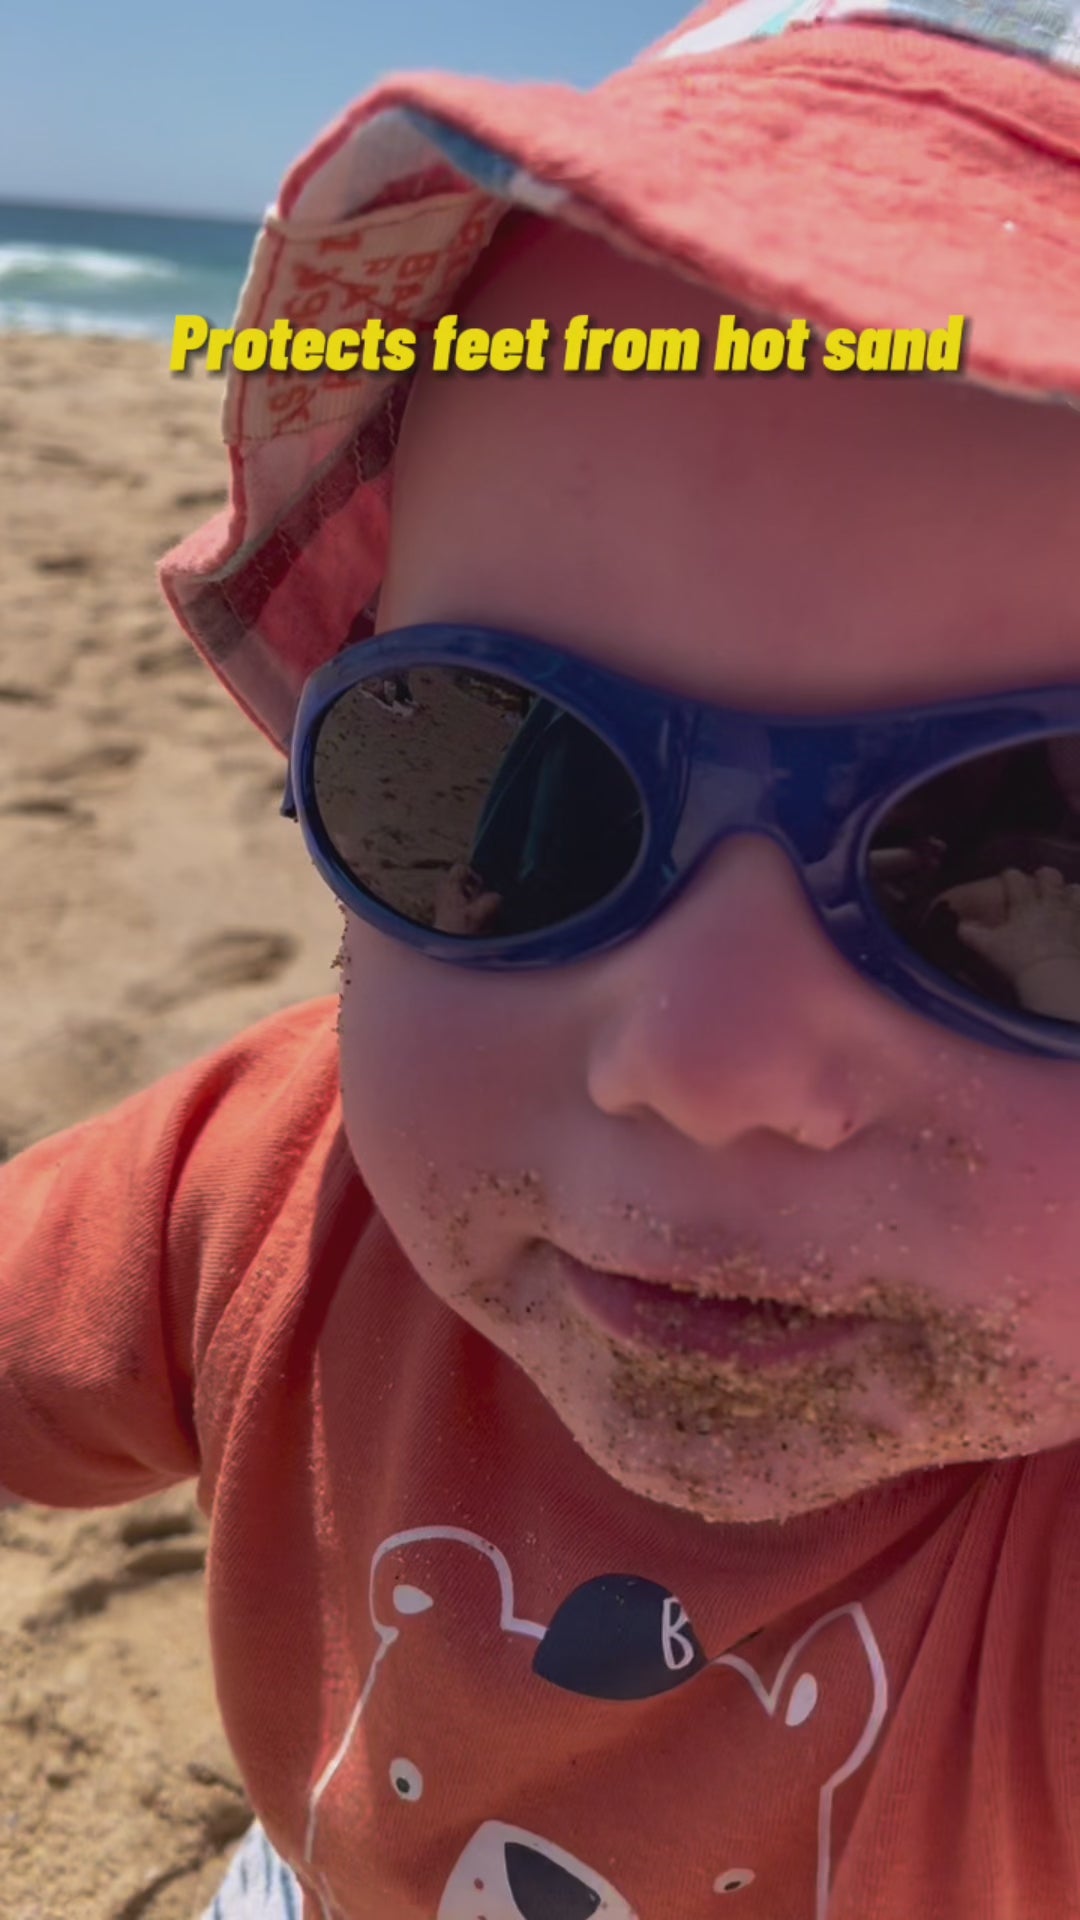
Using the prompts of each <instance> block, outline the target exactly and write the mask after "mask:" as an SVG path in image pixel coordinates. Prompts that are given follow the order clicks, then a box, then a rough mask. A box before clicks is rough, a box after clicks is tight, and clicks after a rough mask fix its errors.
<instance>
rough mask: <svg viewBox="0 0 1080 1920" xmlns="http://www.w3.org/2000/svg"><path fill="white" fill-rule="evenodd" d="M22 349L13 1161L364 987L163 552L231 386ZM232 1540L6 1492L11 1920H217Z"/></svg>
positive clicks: (219, 459)
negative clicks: (208, 1591)
mask: <svg viewBox="0 0 1080 1920" xmlns="http://www.w3.org/2000/svg"><path fill="white" fill-rule="evenodd" d="M0 349H2V350H0V492H2V494H3V498H4V502H5V515H4V518H5V535H6V537H5V539H4V542H3V546H2V548H0V571H2V584H3V596H2V604H3V617H2V622H0V853H2V862H3V867H2V870H3V873H4V887H3V912H2V913H0V966H2V973H3V981H4V990H3V993H2V995H0V1157H4V1158H6V1157H10V1156H11V1155H12V1154H14V1153H17V1152H18V1151H19V1150H20V1149H21V1148H22V1147H25V1146H27V1145H29V1144H31V1143H32V1142H33V1141H35V1140H37V1139H40V1138H42V1137H43V1136H44V1135H46V1134H49V1133H53V1132H55V1131H57V1130H58V1129H60V1128H62V1127H67V1126H70V1125H73V1124H74V1123H75V1122H77V1121H79V1120H81V1119H83V1118H85V1117H87V1116H89V1115H91V1114H94V1113H98V1112H101V1111H102V1110H104V1109H105V1108H107V1107H109V1106H111V1105H113V1104H115V1103H116V1102H117V1101H118V1100H120V1099H122V1098H123V1097H124V1096H125V1095H126V1094H128V1093H130V1092H133V1091H135V1090H136V1089H138V1088H141V1087H143V1086H146V1085H148V1084H149V1083H150V1082H151V1081H153V1080H155V1079H157V1078H158V1077H159V1076H160V1075H162V1074H163V1073H166V1072H168V1071H169V1070H170V1069H172V1068H173V1067H176V1066H179V1065H181V1064H183V1063H184V1062H187V1061H189V1060H191V1059H194V1058H196V1057H197V1056H198V1055H200V1054H202V1053H204V1052H207V1051H208V1050H210V1049H212V1048H214V1047H216V1046H218V1045H220V1044H221V1043H222V1042H223V1041H225V1040H226V1039H228V1038H229V1037H230V1036H231V1035H233V1034H235V1033H238V1032H240V1031H241V1030H242V1029H243V1028H244V1027H246V1026H248V1025H250V1024H251V1023H252V1022H253V1021H255V1020H257V1019H260V1018H262V1017H263V1016H264V1015H265V1014H268V1013H271V1012H273V1011H275V1010H276V1009H278V1008H280V1007H284V1006H286V1005H288V1004H290V1003H293V1002H296V1001H300V1000H305V999H309V998H311V997H313V996H316V995H321V994H325V993H330V992H333V991H334V990H335V987H336V980H337V976H336V974H335V973H334V971H333V969H332V964H331V963H332V960H333V956H334V953H335V950H336V947H337V942H338V935H339V919H338V914H337V910H336V908H335V906H334V903H333V901H332V899H331V898H330V896H329V895H328V894H327V892H326V890H325V889H324V887H323V886H322V884H321V883H320V882H319V881H318V879H317V878H316V876H315V874H314V873H313V871H312V870H311V869H310V867H309V865H308V862H307V858H306V855H305V854H304V851H303V847H302V844H301V841H300V836H299V832H298V829H297V828H296V827H295V825H293V824H292V823H289V822H285V821H282V820H280V819H279V817H278V811H277V809H278V805H279V803H280V796H281V790H282V781H283V773H284V763H283V761H282V760H281V758H280V756H279V755H278V754H277V753H275V751H274V750H273V748H271V747H270V746H269V745H268V744H267V742H265V741H264V740H263V739H262V737H261V735H259V734H258V733H257V732H256V731H255V730H254V728H252V726H251V725H250V723H249V722H248V721H246V720H245V718H244V717H243V715H242V714H241V713H240V712H239V710H238V709H236V708H235V707H234V706H233V705H232V703H231V702H230V701H229V699H228V698H227V696H226V695H225V693H224V692H223V690H222V689H221V688H220V687H219V686H218V684H217V682H216V681H215V680H214V678H213V676H212V675H211V674H210V673H209V672H208V671H207V669H206V668H205V667H204V666H203V665H202V663H201V662H200V661H199V659H198V657H197V655H196V654H195V652H194V649H193V648H192V647H191V646H190V644H189V642H188V641H187V640H186V639H185V638H184V636H183V635H182V634H181V633H179V632H178V631H177V629H176V628H175V626H174V624H173V621H172V618H171V615H170V614H169V612H168V610H167V608H166V607H165V604H164V602H163V601H162V599H161V597H160V594H159V592H158V589H157V586H156V583H155V579H154V562H155V560H156V558H157V557H158V556H159V555H160V554H161V553H162V552H164V551H165V549H166V548H168V547H169V546H171V545H172V544H173V543H174V541H175V540H176V539H177V538H179V537H180V536H181V535H182V534H184V533H186V532H187V531H189V530H190V529H191V528H192V527H193V526H195V525H197V524H198V523H199V521H200V520H202V519H205V518H206V516H207V515H208V514H209V513H211V512H212V511H213V510H214V509H215V508H216V507H217V506H218V505H219V504H220V503H221V501H222V500H223V498H224V475H225V458H224V453H223V451H222V449H221V446H220V443H219V440H218V433H217V414H218V409H219V405H220V393H221V390H220V385H219V384H218V383H216V382H214V381H213V380H211V379H209V378H205V377H204V378H203V379H201V380H192V379H176V378H170V376H169V375H168V373H167V371H166V363H165V350H164V348H163V347H160V346H157V345H154V344H151V343H148V342H142V341H106V340H89V339H68V338H60V337H53V338H43V337H32V336H29V335H18V334H14V335H10V334H9V335H0ZM0 1477H2V1475H0ZM204 1541H205V1528H204V1523H203V1521H202V1519H201V1517H200V1516H199V1514H198V1513H197V1511H196V1508H195V1504H194V1499H193V1496H192V1494H191V1493H190V1491H188V1490H186V1489H179V1490H174V1491H170V1492H167V1493H165V1494H162V1495H160V1496H158V1497H156V1498H155V1499H154V1500H151V1501H146V1502H143V1503H141V1504H140V1505H138V1506H135V1507H126V1508H121V1509H114V1510H111V1511H109V1512H106V1513H49V1512H45V1511H43V1510H41V1509H38V1508H30V1507H22V1508H16V1509H14V1510H13V1511H11V1512H9V1513H6V1514H0V1564H2V1575H0V1765H2V1771H3V1775H4V1795H3V1807H2V1810H0V1863H2V1871H3V1881H4V1912H5V1914H6V1915H9V1916H11V1920H194V1916H196V1915H197V1914H199V1913H200V1912H201V1910H202V1907H203V1905H204V1904H205V1902H206V1901H207V1900H208V1899H209V1898H210V1897H211V1896H212V1894H213V1892H214V1890H215V1887H216V1885H217V1883H218V1880H219V1879H220V1877H221V1874H222V1871H223V1867H224V1863H225V1861H226V1860H227V1858H228V1855H229V1852H230V1851H231V1849H232V1846H233V1845H234V1843H235V1841H236V1839H237V1837H238V1836H239V1835H240V1834H241V1833H242V1832H243V1830H244V1827H245V1825H246V1824H247V1821H248V1820H249V1818H250V1813H249V1810H248V1808H247V1806H246V1803H245V1800H244V1795H243V1791H242V1788H241V1785H240V1781H239V1779H238V1776H237V1774H236V1770H235V1767H234V1766H233V1763H232V1761H231V1758H230V1756H229V1753H228V1749H227V1746H226V1743H225V1740H224V1737H223V1735H222V1733H221V1730H220V1726H219V1722H218V1718H217V1714H216V1710H215V1706H214V1698H213V1688H212V1682H211V1676H210V1666H209V1658H208V1651H207V1642H206V1633H205V1626H204V1618H203V1605H204V1600H203V1586H202V1563H203V1553H204ZM163 1646H167V1648H168V1654H169V1657H168V1659H167V1660H164V1661H163V1660H162V1659H161V1649H162V1647H163Z"/></svg>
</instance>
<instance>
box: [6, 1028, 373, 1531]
mask: <svg viewBox="0 0 1080 1920" xmlns="http://www.w3.org/2000/svg"><path fill="white" fill-rule="evenodd" d="M335 1005H336V1003H335V1002H334V1001H333V999H330V1000H320V1001H315V1002H310V1003H308V1004H307V1005H305V1006H303V1007H298V1008H290V1009H288V1010H287V1011H286V1012H285V1013H282V1014H276V1015H274V1016H272V1017H271V1018H270V1019H269V1020H266V1021H263V1022H261V1023H260V1025H258V1026H256V1027H254V1028H252V1029H251V1030H250V1031H249V1032H248V1033H246V1034H244V1035H242V1036H241V1037H240V1038H239V1039H238V1040H235V1041H232V1042H230V1043H229V1044H228V1045H227V1046H225V1047H223V1048H221V1049H220V1050H219V1051H217V1052H215V1053H212V1054H210V1055H208V1056H206V1057H204V1058H203V1059H201V1060H198V1061H196V1062H195V1063H194V1064H193V1065H191V1066H188V1067H185V1068H182V1069H181V1070H179V1071H178V1072H176V1073H173V1074H170V1075H168V1076H167V1077H166V1078H165V1079H163V1080H161V1081H159V1082H158V1083H157V1084H156V1085H155V1086H153V1087H151V1088H149V1089H148V1090H147V1091H146V1092H144V1093H140V1094H136V1095H134V1096H133V1097H132V1098H130V1099H128V1100H126V1101H124V1102H123V1104H122V1105H120V1106H119V1107H116V1108H115V1109H114V1110H113V1111H112V1112H110V1113H107V1114H104V1115H102V1116H100V1117H99V1118H96V1119H93V1120H89V1121H86V1122H84V1123H82V1124H81V1125H79V1126H76V1127H73V1128H70V1129H68V1130H67V1131H65V1132H63V1133H60V1134H56V1135H54V1136H52V1137H51V1138H48V1139H45V1140H42V1141H39V1142H38V1143H37V1144H36V1145H35V1146H33V1147H30V1148H29V1149H27V1151H25V1152H24V1153H21V1154H19V1155H18V1156H17V1157H16V1158H15V1159H14V1160H12V1161H10V1162H9V1163H8V1164H7V1165H6V1166H5V1167H2V1168H0V1485H2V1486H3V1487H4V1488H6V1489H7V1490H8V1491H9V1492H10V1493H12V1494H15V1495H16V1496H18V1497H20V1498H22V1499H26V1500H33V1501H37V1502H40V1503H42V1504H44V1505H50V1506H66V1507H87V1506H107V1505H111V1504H117V1503H120V1502H123V1501H127V1500H134V1499H138V1498H140V1497H141V1496H143V1495H144V1494H147V1493H153V1492H155V1491H157V1490H159V1489H160V1488H163V1487H167V1486H170V1485H172V1484H174V1483H176V1482H177V1481H181V1480H185V1479H188V1478H190V1477H191V1476H192V1475H195V1474H197V1473H198V1471H199V1467H200V1458H199V1446H198V1439H197V1433H196V1426H195V1417H194V1407H195V1384H196V1371H197V1363H198V1355H199V1353H200V1352H201V1351H205V1347H206V1345H207V1342H208V1340H209V1338H210V1337H211V1335H212V1331H213V1327H214V1325H215V1324H216V1322H217V1320H218V1318H219V1317H220V1315H221V1313H222V1312H223V1311H224V1310H225V1308H226V1307H227V1305H228V1301H229V1299H230V1297H231V1294H232V1292H233V1291H234V1289H235V1288H236V1286H237V1285H239V1284H240V1283H241V1282H242V1280H243V1278H244V1275H245V1274H246V1273H247V1272H249V1271H250V1269H251V1266H252V1264H253V1262H255V1261H257V1259H258V1253H259V1247H260V1245H261V1243H262V1240H263V1237H264V1235H265V1233H266V1232H267V1230H268V1228H269V1226H270V1224H271V1223H272V1222H273V1221H274V1220H275V1219H276V1218H277V1217H278V1215H279V1214H280V1212H281V1209H282V1207H283V1206H285V1205H287V1204H288V1197H289V1193H290V1189H291V1187H292V1184H293V1182H294V1181H295V1179H296V1174H297V1169H298V1168H299V1167H300V1166H301V1165H302V1163H303V1160H304V1157H305V1154H306V1153H308V1152H309V1151H310V1148H311V1143H312V1142H313V1141H314V1140H315V1139H317V1138H318V1137H320V1136H321V1134H322V1132H323V1130H324V1128H325V1123H326V1118H327V1113H328V1110H329V1109H330V1108H331V1107H332V1105H333V1103H334V1101H335V1099H336V1098H337V1071H336V1048H335V1044H334V1039H333V1015H334V1011H335Z"/></svg>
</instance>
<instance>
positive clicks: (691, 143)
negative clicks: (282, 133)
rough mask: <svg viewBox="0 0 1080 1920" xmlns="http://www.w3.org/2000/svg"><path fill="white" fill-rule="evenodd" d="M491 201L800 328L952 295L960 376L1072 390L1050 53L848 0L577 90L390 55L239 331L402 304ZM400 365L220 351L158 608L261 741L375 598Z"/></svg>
mask: <svg viewBox="0 0 1080 1920" xmlns="http://www.w3.org/2000/svg"><path fill="white" fill-rule="evenodd" d="M513 207H519V208H526V209H530V210H532V211H533V212H536V213H540V214H543V215H544V216H546V217H547V218H550V219H553V220H559V221H565V222H566V223H567V224H569V225H572V226H575V227H578V228H581V229H584V230H586V231H590V232H593V233H595V234H597V235H599V236H601V237H602V238H604V239H605V240H606V241H608V242H609V243H610V244H612V245H613V246H616V247H619V248H621V249H623V250H626V251H631V252H634V253H636V254H638V255H639V256H640V257H642V258H644V259H646V260H648V261H651V262H653V263H656V264H661V265H664V266H666V267H667V268H669V269H670V270H671V271H673V272H674V273H676V274H680V275H683V276H684V277H686V278H688V279H691V280H694V281H696V282H699V283H702V284H704V285H707V286H710V287H713V288H715V289H716V290H717V291H718V292H722V294H723V296H724V298H725V301H730V302H731V303H732V304H733V305H734V306H735V307H736V308H737V307H738V305H739V304H740V303H743V304H745V305H746V306H747V307H750V308H753V309H755V310H757V311H759V312H763V313H768V314H775V315H777V316H780V317H783V318H785V319H790V318H794V317H797V316H798V317H802V318H804V319H806V320H808V321H809V322H810V323H811V325H812V326H813V327H814V328H815V329H829V328H832V327H839V326H845V327H851V328H854V329H860V328H863V327H889V326H891V327H924V328H926V329H931V328H935V327H940V326H943V325H944V324H945V322H946V321H947V319H948V317H949V316H950V315H952V314H956V313H962V314H964V315H965V316H966V319H967V323H968V324H967V328H966V332H965V349H966V352H965V361H964V364H963V369H962V371H963V376H964V377H965V378H966V379H968V380H971V381H973V382H976V383H979V384H982V385H985V386H989V387H994V388H998V389H1001V390H1003V391H1005V392H1008V393H1012V394H1017V395H1024V396H1028V397H1031V398H1041V399H1048V400H1054V399H1058V400H1072V401H1076V400H1080V251H1078V242H1077V236H1078V235H1080V82H1078V80H1077V78H1076V77H1075V76H1073V75H1070V74H1067V73H1065V72H1063V71H1061V70H1058V69H1055V68H1053V67H1051V66H1048V65H1042V64H1040V63H1038V62H1036V61H1033V60H1028V59H1021V58H1016V57H1012V56H1009V55H1005V54H1001V53H998V52H993V51H990V50H988V49H987V48H985V47H982V46H976V45H973V44H970V43H967V42H965V41H962V40H957V39H951V38H946V37H944V36H942V35H939V34H930V33H926V32H922V31H915V30H913V29H909V28H904V27H900V28H898V27H895V26H890V27H884V26H880V25H873V24H864V23H859V24H845V25H842V26H841V25H834V26H829V27H827V28H826V27H821V28H813V29H806V30H801V31H794V32H792V33H790V34H787V35H785V36H782V37H781V38H779V39H772V40H763V41H753V42H749V43H747V44H745V45H741V46H736V47H733V48H729V49H727V50H726V51H725V54H724V57H723V58H722V59H717V58H716V57H715V56H711V57H707V58H706V57H703V58H701V59H693V58H691V59H685V60H680V61H672V62H666V61H664V60H663V59H660V60H653V61H647V62H642V63H639V64H638V65H636V66H634V67H631V68H629V69H628V70H627V71H626V72H624V73H621V74H619V75H617V76H616V77H615V78H614V79H612V80H610V81H608V82H606V83H605V84H604V85H603V86H601V87H599V88H597V89H595V90H594V91H593V92H591V93H587V94H583V93H578V92H575V91H572V90H570V89H568V88H563V87H553V86H507V85H503V84H499V83H496V82H484V81H474V80H467V79H459V78H455V77H452V76H447V75H423V74H419V75H412V76H407V77H405V78H400V79H393V80H389V81H387V82H385V83H384V84H383V85H382V86H381V87H380V88H378V89H377V90H376V91H375V92H374V93H373V94H372V95H370V96H369V97H368V98H367V99H365V100H363V101H361V102H360V103H359V104H358V105H357V106H356V107H354V108H353V109H351V110H350V112H349V113H347V114H346V115H345V116H344V117H343V118H342V119H341V120H340V121H339V122H338V123H337V124H336V125H335V126H334V127H332V128H331V129H329V131H328V132H327V133H326V134H325V135H324V136H323V137H322V139H321V140H320V141H319V142H317V143H316V145H315V146H314V147H313V149H312V150H311V152H310V153H309V154H308V155H307V156H305V158H304V159H303V160H301V161H300V162H299V163H298V165H297V166H296V167H295V168H294V169H293V171H292V173H291V174H290V176H289V178H288V179H287V181H286V183H285V186H284V188H283V190H282V195H281V200H280V203H279V207H278V209H277V210H275V211H274V212H272V213H271V214H270V215H268V217H267V221H266V224H265V227H264V230H263V233H262V235H261V236H260V240H259V242H258V244H257V247H256V251H255V255H254V258H253V262H252V269H251V273H250V275H249V278H248V282H247V285H246V287H245V289H244V293H243V296H242V299H241V304H240V310H239V313H238V315H237V320H236V326H237V329H238V330H239V329H240V328H242V327H249V326H258V327H268V326H269V325H270V323H271V322H272V321H273V320H274V319H277V318H279V317H286V318H288V319H289V320H290V321H291V322H292V323H293V324H294V325H295V326H297V327H300V326H305V325H310V326H318V327H319V328H321V329H322V330H323V331H325V332H329V331H331V330H332V329H333V328H334V327H337V326H350V327H359V326H360V325H362V324H363V321H364V320H365V319H366V318H369V317H372V316H376V315H378V316H381V317H384V318H387V319H388V320H390V321H391V322H394V323H398V324H402V325H408V326H412V327H413V328H414V329H416V330H417V331H420V330H422V329H423V328H424V327H425V326H426V325H428V324H430V322H431V321H433V320H434V319H435V318H436V317H437V316H438V314H440V313H441V312H444V311H447V310H448V308H449V310H451V311H452V310H453V295H454V293H455V291H456V289H457V288H459V287H460V286H461V284H462V282H463V281H464V280H465V279H466V278H467V276H468V275H469V273H470V272H471V271H472V269H473V267H474V265H475V263H476V260H477V258H478V257H479V255H480V254H481V253H482V252H483V250H484V248H485V247H486V246H487V245H488V244H489V242H490V240H491V237H492V234H493V233H494V231H495V229H496V227H497V226H498V224H499V221H500V220H501V219H502V217H503V216H504V215H505V213H506V212H507V211H508V210H509V209H510V208H513ZM407 378H408V376H404V377H402V378H397V379H395V378H394V377H392V376H388V375H387V374H369V375H364V374H361V373H356V374H350V375H337V376H334V375H330V376H327V375H326V374H325V373H323V374H303V373H292V372H282V373H278V374H275V373H273V372H270V373H254V374H237V373H235V372H231V373H230V374H229V375H228V376H227V387H226V398H225V433H226V439H227V440H228V442H229V444H230V447H231V458H232V476H233V485H232V497H231V502H230V507H229V509H228V511H227V512H226V513H225V514H223V515H219V516H218V518H217V519H216V520H215V521H213V522H211V523H210V524H209V525H208V526H207V527H204V528H203V529H201V530H200V531H199V532H198V533H197V534H195V535H193V536H192V537H191V538H190V539H189V540H187V541H185V542H183V543H182V544H181V545H180V546H179V547H178V548H176V549H174V550H173V552H172V553H170V554H169V555H167V556H166V558H165V560H164V561H163V563H162V568H161V577H162V583H163V586H164V588H165V591H166V594H167V596H168V598H169V600H170V602H171V604H172V606H173V608H174V611H175V612H176V614H177V617H178V618H179V620H180V622H181V624H182V625H183V626H184V627H185V628H186V630H187V632H188V633H189V634H190V636H191V638H192V640H193V641H194V642H195V645H196V646H197V647H198V648H199V650H200V652H201V653H202V654H203V655H204V657H205V658H206V659H207V661H208V663H209V664H210V665H211V666H212V668H213V669H214V671H215V672H216V673H217V674H218V676H219V677H220V678H221V679H222V681H223V682H224V683H225V685H226V686H227V687H228V689H229V691H230V692H231V693H232V695H233V697H234V698H236V699H237V700H238V701H239V703H240V704H241V706H242V707H243V708H244V709H245V711H246V712H248V713H249V714H250V716H251V718H252V719H253V720H254V721H255V722H256V724H257V725H258V726H259V727H260V728H261V729H262V731H263V732H264V733H266V734H267V736H268V737H269V738H270V739H272V740H273V741H274V742H275V743H276V744H277V745H278V746H280V747H282V748H285V747H286V746H287V742H288V739H289V735H290V732H291V725H292V716H293V713H294V710H295V705H296V701H297V699H298V696H299V692H300V689H301V687H302V685H303V682H304V680H305V679H306V677H307V675H308V674H309V673H310V672H311V671H312V670H313V669H314V668H315V667H317V666H318V665H320V664H322V662H323V661H325V660H326V659H328V658H330V657H331V656H332V655H333V654H334V653H335V652H336V651H337V650H338V649H339V648H340V647H341V645H342V644H343V643H344V641H345V639H346V637H347V635H348V634H349V632H350V630H351V629H352V630H354V631H355V623H356V621H357V618H358V616H361V615H363V613H364V612H365V610H366V613H367V620H368V623H369V624H370V625H372V626H373V624H374V617H375V602H376V599H377V594H378V588H379V583H380V580H381V578H382V573H383V569H384V566H385V559H386V551H387V541H388V537H389V514H390V494H391V479H392V466H393V452H394V444H395V440H396V430H397V422H398V419H399V418H400V412H401V407H402V404H403V400H404V394H405V385H406V382H407ZM360 630H361V631H362V630H363V626H361V628H360Z"/></svg>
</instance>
